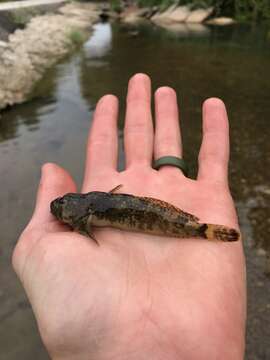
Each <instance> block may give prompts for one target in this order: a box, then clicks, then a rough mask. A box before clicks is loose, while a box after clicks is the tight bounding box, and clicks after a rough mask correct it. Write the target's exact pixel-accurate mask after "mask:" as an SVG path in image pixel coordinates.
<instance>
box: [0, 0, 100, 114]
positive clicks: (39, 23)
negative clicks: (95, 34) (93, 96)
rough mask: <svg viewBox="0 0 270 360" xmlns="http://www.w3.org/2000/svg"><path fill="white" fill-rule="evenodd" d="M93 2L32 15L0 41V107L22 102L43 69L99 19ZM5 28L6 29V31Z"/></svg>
mask: <svg viewBox="0 0 270 360" xmlns="http://www.w3.org/2000/svg"><path fill="white" fill-rule="evenodd" d="M99 8H100V7H99V6H98V5H97V4H94V3H87V4H80V3H72V4H68V5H65V6H63V7H61V8H60V9H59V10H58V11H57V13H54V14H45V15H41V16H35V17H33V18H32V19H31V20H30V22H29V23H28V24H27V25H26V27H25V29H17V30H16V31H15V32H14V33H12V34H10V35H9V36H8V41H7V42H4V41H1V43H0V83H1V88H0V109H3V108H5V107H7V106H11V105H14V104H18V103H22V102H23V101H25V100H26V99H27V96H28V94H29V93H30V91H31V90H32V88H33V85H34V84H35V83H36V81H38V80H39V79H40V78H41V77H42V76H43V74H44V72H45V70H46V69H47V68H48V67H50V66H51V65H52V64H54V63H55V62H56V61H57V60H59V59H60V58H61V57H63V56H64V55H65V54H67V53H68V52H70V51H71V49H72V48H74V47H76V46H77V45H78V44H79V43H81V42H83V40H84V38H86V36H87V35H88V34H89V32H90V31H91V28H92V25H93V24H94V23H95V22H96V21H97V20H98V18H99ZM7 31H8V30H7Z"/></svg>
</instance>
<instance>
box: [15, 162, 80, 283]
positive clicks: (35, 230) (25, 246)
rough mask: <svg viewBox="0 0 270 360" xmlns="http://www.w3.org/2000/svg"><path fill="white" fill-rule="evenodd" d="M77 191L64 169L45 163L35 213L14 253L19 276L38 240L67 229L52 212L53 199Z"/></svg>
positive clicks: (21, 274)
mask: <svg viewBox="0 0 270 360" xmlns="http://www.w3.org/2000/svg"><path fill="white" fill-rule="evenodd" d="M75 191H76V186H75V183H74V181H73V179H72V178H71V176H70V175H69V174H68V173H67V172H66V171H65V170H64V169H62V168H60V167H59V166H57V165H55V164H51V163H47V164H45V165H43V167H42V171H41V180H40V184H39V188H38V193H37V199H36V207H35V210H34V214H33V216H32V219H31V220H30V222H29V224H28V226H27V227H26V229H25V230H24V232H23V233H22V235H21V237H20V239H19V241H18V243H17V245H16V247H15V249H14V251H13V254H12V265H13V268H14V269H15V271H16V272H17V274H18V276H19V277H22V276H23V269H24V264H25V260H26V258H27V256H28V255H29V253H30V251H31V249H32V248H33V246H34V245H35V244H36V242H37V241H38V240H39V239H40V238H41V237H42V236H43V235H44V234H47V233H52V232H58V231H63V230H66V228H65V226H64V225H61V224H60V223H59V222H58V221H57V220H56V219H55V218H54V217H53V215H52V214H51V212H50V203H51V201H52V200H54V199H55V198H57V197H59V196H62V195H64V194H65V193H68V192H75Z"/></svg>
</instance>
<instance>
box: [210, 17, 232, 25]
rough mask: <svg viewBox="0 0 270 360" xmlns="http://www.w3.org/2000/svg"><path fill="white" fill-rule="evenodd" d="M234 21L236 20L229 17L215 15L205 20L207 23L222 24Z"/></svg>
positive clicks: (229, 23)
mask: <svg viewBox="0 0 270 360" xmlns="http://www.w3.org/2000/svg"><path fill="white" fill-rule="evenodd" d="M235 22H236V21H235V20H234V19H232V18H230V17H217V18H214V19H211V20H209V21H207V24H210V25H219V26H224V25H231V24H234V23H235Z"/></svg>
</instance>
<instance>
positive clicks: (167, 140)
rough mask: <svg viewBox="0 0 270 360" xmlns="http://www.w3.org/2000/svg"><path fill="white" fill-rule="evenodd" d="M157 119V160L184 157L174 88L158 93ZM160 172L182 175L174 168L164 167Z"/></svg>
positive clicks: (156, 102) (155, 150)
mask: <svg viewBox="0 0 270 360" xmlns="http://www.w3.org/2000/svg"><path fill="white" fill-rule="evenodd" d="M155 119H156V129H155V140H154V141H155V143H154V156H155V159H156V160H157V159H159V158H160V157H162V156H176V157H182V141H181V133H180V126H179V115H178V106H177V96H176V93H175V91H174V90H173V89H172V88H169V87H161V88H159V89H158V90H157V91H156V93H155ZM160 171H164V172H168V171H170V172H177V173H182V172H180V170H179V169H178V168H175V167H173V166H162V167H161V168H160Z"/></svg>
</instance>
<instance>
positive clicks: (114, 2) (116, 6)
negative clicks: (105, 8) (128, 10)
mask: <svg viewBox="0 0 270 360" xmlns="http://www.w3.org/2000/svg"><path fill="white" fill-rule="evenodd" d="M110 5H111V9H112V11H115V12H118V13H119V12H121V10H122V9H121V2H120V0H110Z"/></svg>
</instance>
